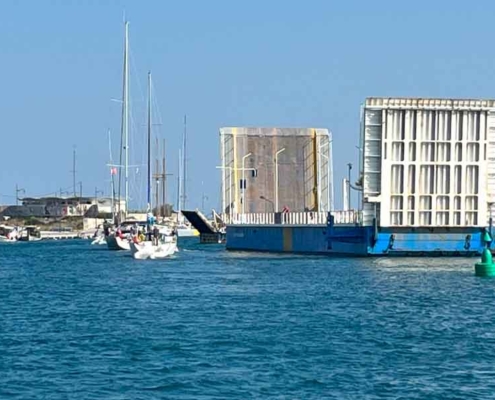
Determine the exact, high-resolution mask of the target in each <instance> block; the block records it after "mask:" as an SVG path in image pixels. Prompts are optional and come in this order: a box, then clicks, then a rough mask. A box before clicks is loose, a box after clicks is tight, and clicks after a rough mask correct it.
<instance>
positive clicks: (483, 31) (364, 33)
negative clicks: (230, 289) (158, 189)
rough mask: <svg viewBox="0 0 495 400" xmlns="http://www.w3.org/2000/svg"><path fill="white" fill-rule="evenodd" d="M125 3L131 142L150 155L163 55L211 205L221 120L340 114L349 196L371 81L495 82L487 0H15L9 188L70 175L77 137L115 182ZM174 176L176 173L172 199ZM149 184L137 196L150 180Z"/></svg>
mask: <svg viewBox="0 0 495 400" xmlns="http://www.w3.org/2000/svg"><path fill="white" fill-rule="evenodd" d="M124 10H125V14H126V16H127V19H128V20H129V21H130V42H131V44H130V46H131V52H132V64H133V66H132V71H131V81H132V83H131V85H132V88H131V92H132V93H131V96H132V101H133V118H134V120H135V124H134V125H135V128H136V129H135V130H134V132H133V135H135V138H134V139H133V140H134V141H136V144H135V146H134V149H133V152H134V153H133V156H132V157H133V158H134V160H135V161H136V162H138V161H141V162H144V158H143V153H142V150H141V148H140V146H139V143H138V142H139V141H140V142H141V143H142V142H143V141H144V134H145V130H144V129H145V127H144V124H145V115H144V96H145V93H144V90H145V81H146V72H147V70H148V69H151V70H152V71H153V76H154V86H155V91H156V96H157V101H158V103H159V105H160V108H159V117H160V119H161V120H162V125H160V126H157V127H156V129H155V131H156V133H157V134H158V135H159V136H160V137H164V138H166V140H167V147H168V152H167V156H168V167H169V170H170V171H169V172H171V173H173V174H176V173H177V153H178V148H179V146H180V135H181V132H182V119H183V115H184V114H187V115H188V132H189V163H188V165H189V179H188V188H189V190H188V192H189V193H188V197H189V201H188V205H189V207H198V206H200V205H201V194H202V191H203V190H204V191H205V193H206V195H207V196H208V198H209V199H208V201H207V202H206V206H207V208H208V209H209V208H212V207H218V205H219V193H220V189H219V171H218V170H216V169H215V166H216V165H218V163H219V141H218V129H219V128H220V127H222V126H234V125H237V126H244V125H251V126H257V125H263V126H311V127H323V128H328V129H330V130H331V131H332V133H333V136H334V142H333V144H334V170H335V181H336V188H337V190H336V197H337V199H336V205H337V206H340V204H341V201H340V190H339V189H340V186H341V185H340V180H341V179H342V178H343V177H344V175H345V174H346V164H347V162H349V161H351V162H353V163H357V156H358V154H357V153H358V151H357V150H356V148H355V145H357V144H358V134H359V132H358V129H359V107H360V104H361V103H362V102H363V100H364V99H365V98H366V97H368V96H414V97H416V96H419V97H473V98H492V97H494V93H495V62H494V56H493V39H492V38H493V37H494V30H493V15H495V3H494V2H489V1H477V2H470V3H466V2H461V1H455V0H453V1H424V0H418V1H414V2H399V1H392V0H383V1H380V0H378V1H374V2H365V1H357V0H347V1H338V2H337V1H330V0H326V1H325V0H321V1H320V0H306V1H289V0H285V1H282V0H272V1H267V0H264V1H261V0H250V1H246V2H238V1H232V0H231V1H224V0H211V1H199V0H197V1H187V0H185V1H174V2H171V1H160V0H155V1H153V0H148V1H145V2H140V1H123V0H122V1H110V0H108V1H97V0H93V1H91V0H87V1H75V0H52V1H47V0H45V1H43V0H37V1H35V0H33V1H13V0H3V1H2V2H1V3H0V60H1V61H0V88H1V95H0V117H1V122H0V129H1V136H0V138H1V141H0V152H1V157H2V168H1V170H0V171H1V172H0V194H1V195H2V196H1V197H0V203H8V202H13V201H14V198H13V197H9V196H13V194H14V189H15V185H16V183H18V184H19V185H20V186H21V187H22V188H24V189H26V194H27V195H32V196H36V195H44V194H48V193H54V192H55V191H58V190H59V189H60V188H69V187H70V186H71V185H72V175H71V172H70V170H71V169H72V166H71V163H72V149H73V146H74V145H75V146H76V149H77V158H78V162H77V164H78V165H77V169H78V173H77V181H82V182H83V191H84V193H85V194H87V195H92V193H94V190H95V187H98V189H105V190H106V191H107V192H108V191H109V183H108V179H109V176H108V169H107V167H106V166H105V164H106V162H107V161H108V158H109V154H108V153H109V152H108V142H107V129H111V131H112V140H113V142H114V143H113V144H114V146H113V147H114V157H117V144H118V141H119V136H118V132H119V126H120V106H119V104H117V103H115V102H112V101H111V99H112V98H119V97H120V96H121V80H122V45H123V23H122V21H123V13H124ZM138 81H139V82H138ZM157 118H158V115H157ZM131 153H132V151H131ZM141 173H144V169H143V171H141ZM175 178H176V175H175V176H174V177H172V179H175ZM202 182H204V186H203V188H202ZM135 189H137V188H135ZM175 189H176V184H175V183H174V182H170V185H169V191H168V192H169V194H170V197H171V198H172V197H173V198H174V199H175V194H174V192H175ZM139 193H141V194H136V195H135V196H133V197H134V201H135V202H136V203H137V202H139V201H140V200H143V199H144V196H145V193H144V188H142V190H141V191H140V192H139ZM355 197H356V196H354V198H355Z"/></svg>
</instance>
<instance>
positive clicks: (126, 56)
mask: <svg viewBox="0 0 495 400" xmlns="http://www.w3.org/2000/svg"><path fill="white" fill-rule="evenodd" d="M123 100H124V135H125V167H124V168H125V210H126V215H127V210H128V209H129V204H128V203H129V22H127V21H126V23H125V51H124V99H123Z"/></svg>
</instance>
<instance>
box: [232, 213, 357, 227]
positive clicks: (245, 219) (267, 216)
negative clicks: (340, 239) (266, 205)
mask: <svg viewBox="0 0 495 400" xmlns="http://www.w3.org/2000/svg"><path fill="white" fill-rule="evenodd" d="M329 214H330V215H332V216H333V219H334V224H335V225H360V224H361V222H362V213H361V211H358V210H349V211H332V212H331V213H327V212H316V211H315V212H313V211H308V212H302V211H301V212H285V213H284V212H280V213H246V214H232V215H229V214H225V215H223V216H222V218H223V220H224V221H225V222H226V223H227V224H230V225H327V223H328V216H329Z"/></svg>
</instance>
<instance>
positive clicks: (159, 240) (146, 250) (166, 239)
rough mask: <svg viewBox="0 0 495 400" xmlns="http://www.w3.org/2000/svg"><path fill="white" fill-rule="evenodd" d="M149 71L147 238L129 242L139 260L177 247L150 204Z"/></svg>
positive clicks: (159, 255)
mask: <svg viewBox="0 0 495 400" xmlns="http://www.w3.org/2000/svg"><path fill="white" fill-rule="evenodd" d="M151 108H152V107H151V72H148V179H147V200H148V217H147V227H146V230H147V236H148V237H147V238H146V239H145V240H144V241H141V242H140V241H139V240H138V236H137V235H136V236H134V238H133V240H132V241H131V242H130V248H131V253H132V256H133V257H134V258H136V259H139V260H144V259H148V258H151V259H155V258H165V257H169V256H171V255H173V254H174V253H175V252H176V251H178V249H177V236H176V235H175V232H173V231H172V230H171V229H170V228H169V227H167V226H160V225H156V224H155V223H154V220H155V218H154V216H153V207H152V204H151V126H152V123H151Z"/></svg>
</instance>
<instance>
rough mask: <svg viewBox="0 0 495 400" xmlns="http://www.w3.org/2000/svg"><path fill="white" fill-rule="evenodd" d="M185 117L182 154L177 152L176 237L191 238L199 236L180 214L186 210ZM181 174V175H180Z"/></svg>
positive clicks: (185, 118)
mask: <svg viewBox="0 0 495 400" xmlns="http://www.w3.org/2000/svg"><path fill="white" fill-rule="evenodd" d="M186 135H187V117H186V116H185V115H184V134H183V136H182V152H181V150H179V168H178V170H179V171H178V172H179V174H178V181H177V182H178V188H177V193H178V200H177V206H178V212H177V236H178V237H191V236H199V232H198V231H197V230H196V229H194V228H193V227H192V226H190V225H189V224H187V223H186V221H185V219H184V215H183V214H182V210H184V209H185V208H186V199H187V195H186V173H187V170H186V162H187V156H186V143H187V136H186ZM181 162H182V171H181ZM181 172H182V173H181Z"/></svg>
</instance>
